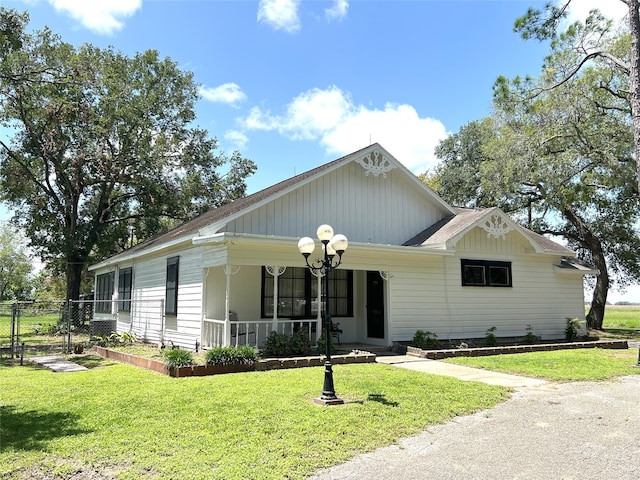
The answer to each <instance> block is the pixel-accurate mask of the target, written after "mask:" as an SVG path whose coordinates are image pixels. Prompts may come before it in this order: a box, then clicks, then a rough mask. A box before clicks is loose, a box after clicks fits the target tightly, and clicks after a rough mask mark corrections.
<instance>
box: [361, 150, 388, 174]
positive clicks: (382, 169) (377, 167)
mask: <svg viewBox="0 0 640 480" xmlns="http://www.w3.org/2000/svg"><path fill="white" fill-rule="evenodd" d="M356 162H357V163H359V164H360V165H361V166H362V168H364V169H365V170H366V171H367V173H366V174H365V175H367V176H368V175H369V174H370V173H373V175H374V176H376V177H377V176H378V175H380V174H382V176H383V177H384V178H387V172H388V171H390V170H393V169H394V168H396V166H395V165H394V164H393V163H391V160H389V159H388V158H387V157H385V156H384V155H383V154H382V152H381V151H379V150H374V151H373V152H370V153H369V154H367V155H365V156H364V157H360V158H358V159H357V160H356Z"/></svg>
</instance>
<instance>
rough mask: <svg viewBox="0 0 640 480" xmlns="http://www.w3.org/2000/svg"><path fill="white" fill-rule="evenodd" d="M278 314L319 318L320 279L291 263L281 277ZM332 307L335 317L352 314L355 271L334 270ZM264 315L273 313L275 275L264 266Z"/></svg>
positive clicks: (280, 315) (331, 281)
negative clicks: (291, 265)
mask: <svg viewBox="0 0 640 480" xmlns="http://www.w3.org/2000/svg"><path fill="white" fill-rule="evenodd" d="M277 304H278V317H279V318H316V317H317V316H318V279H317V278H316V277H314V276H313V275H312V274H311V272H310V271H309V269H308V268H302V267H289V268H287V269H286V270H285V272H284V273H283V274H282V275H280V276H279V277H278V302H277ZM329 308H330V309H331V316H333V317H352V316H353V272H352V271H351V270H332V271H331V273H330V277H329ZM262 317H263V318H271V317H273V277H272V276H271V275H269V273H267V271H266V269H265V268H264V267H263V268H262Z"/></svg>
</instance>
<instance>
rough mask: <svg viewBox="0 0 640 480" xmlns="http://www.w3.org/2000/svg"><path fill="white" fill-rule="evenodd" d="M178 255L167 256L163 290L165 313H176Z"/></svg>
mask: <svg viewBox="0 0 640 480" xmlns="http://www.w3.org/2000/svg"><path fill="white" fill-rule="evenodd" d="M179 265H180V257H171V258H167V285H166V292H165V304H164V313H165V315H177V314H178V266H179Z"/></svg>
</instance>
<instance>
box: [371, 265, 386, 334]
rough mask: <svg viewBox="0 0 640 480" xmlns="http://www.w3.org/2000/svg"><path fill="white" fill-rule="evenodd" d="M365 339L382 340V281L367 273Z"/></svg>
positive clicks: (374, 274) (376, 274)
mask: <svg viewBox="0 0 640 480" xmlns="http://www.w3.org/2000/svg"><path fill="white" fill-rule="evenodd" d="M367 337H369V338H384V281H383V280H382V277H380V274H379V273H378V272H367Z"/></svg>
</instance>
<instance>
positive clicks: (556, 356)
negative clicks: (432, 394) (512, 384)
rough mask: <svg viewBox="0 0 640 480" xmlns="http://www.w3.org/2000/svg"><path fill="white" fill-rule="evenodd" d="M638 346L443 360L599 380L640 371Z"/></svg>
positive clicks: (527, 373)
mask: <svg viewBox="0 0 640 480" xmlns="http://www.w3.org/2000/svg"><path fill="white" fill-rule="evenodd" d="M637 360H638V350H637V349H627V350H604V349H600V348H590V349H577V350H554V351H551V352H531V353H517V354H512V355H495V356H489V357H457V358H449V359H447V360H445V361H446V362H450V363H456V364H459V365H466V366H468V367H475V368H484V369H486V370H492V371H494V372H503V373H510V374H514V375H523V376H526V377H538V378H544V379H546V380H551V381H555V382H572V381H581V380H584V381H600V380H608V379H610V378H613V377H616V376H621V375H634V374H640V368H639V367H637V366H636V364H637Z"/></svg>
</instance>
